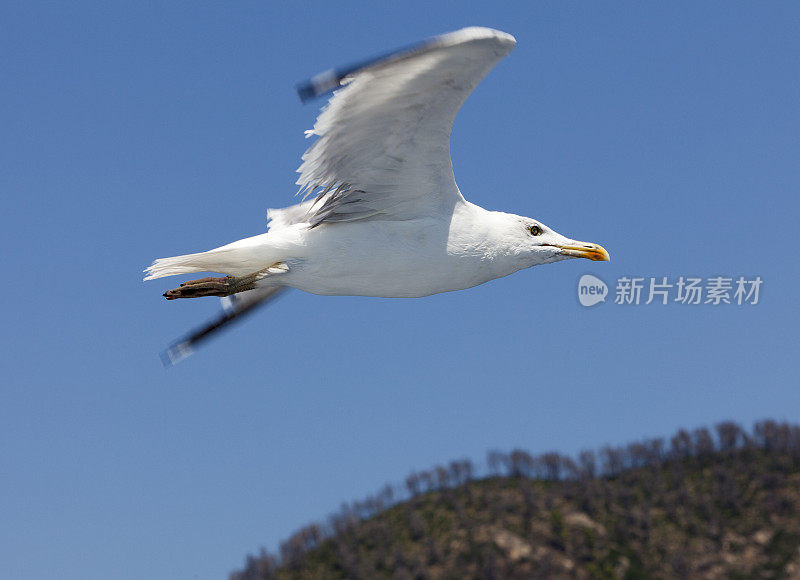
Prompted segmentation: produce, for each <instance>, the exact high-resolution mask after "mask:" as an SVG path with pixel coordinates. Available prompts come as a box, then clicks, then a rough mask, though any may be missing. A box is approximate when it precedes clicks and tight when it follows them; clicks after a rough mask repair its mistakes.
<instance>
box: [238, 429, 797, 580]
mask: <svg viewBox="0 0 800 580" xmlns="http://www.w3.org/2000/svg"><path fill="white" fill-rule="evenodd" d="M398 495H400V496H402V495H403V494H402V493H398V490H395V489H392V488H388V487H387V488H386V489H384V490H383V491H382V492H381V493H379V494H378V495H376V496H375V497H372V498H369V499H368V500H366V501H365V502H357V503H355V504H353V505H350V506H345V507H344V508H343V509H342V511H341V512H340V513H338V514H336V515H334V516H331V518H329V521H328V523H327V524H325V525H320V524H313V525H311V526H307V527H305V528H303V529H301V530H300V531H298V532H297V533H295V534H294V535H293V536H292V537H291V538H290V539H289V540H287V541H286V542H284V543H283V544H282V546H281V555H280V557H276V556H273V555H270V554H268V553H266V552H263V553H262V554H261V555H260V556H258V557H252V556H251V557H249V558H248V560H247V565H246V568H245V569H244V570H241V571H239V572H235V573H233V574H232V575H231V578H232V579H233V580H250V579H256V578H259V579H262V578H263V579H266V578H281V579H283V578H286V579H289V578H304V579H307V578H325V579H327V578H365V579H366V578H370V579H371V578H401V579H414V578H542V577H547V578H787V577H791V578H800V427H798V426H795V425H789V424H786V423H777V422H775V421H761V422H759V423H757V424H756V425H755V426H754V428H753V430H752V432H751V433H748V432H746V431H744V430H743V429H741V428H740V427H739V426H738V425H736V424H734V423H730V422H726V423H721V424H719V425H717V426H716V428H715V430H714V434H713V435H712V432H711V431H710V430H708V429H705V428H703V429H696V430H694V431H692V432H687V431H684V430H681V431H679V432H678V433H677V434H676V435H675V436H673V437H672V438H671V439H670V440H669V441H668V442H667V441H665V440H663V439H651V440H647V441H642V442H636V443H632V444H630V445H628V446H626V447H605V448H603V449H601V450H600V451H599V452H591V451H588V452H582V453H581V454H580V456H579V457H578V458H577V459H573V458H570V457H566V456H562V455H559V454H557V453H548V454H544V455H541V456H538V457H533V456H531V455H530V454H528V453H526V452H524V451H521V450H515V451H512V452H511V453H507V454H505V453H499V452H496V451H495V452H491V453H490V454H489V457H488V461H487V473H486V474H485V475H483V476H482V477H480V478H478V477H476V476H475V469H474V468H473V466H472V463H471V462H469V461H456V462H453V463H451V464H450V465H449V466H448V467H437V468H435V469H433V470H431V471H428V472H423V473H414V474H411V475H410V476H409V477H408V478H407V480H406V485H405V495H406V497H398Z"/></svg>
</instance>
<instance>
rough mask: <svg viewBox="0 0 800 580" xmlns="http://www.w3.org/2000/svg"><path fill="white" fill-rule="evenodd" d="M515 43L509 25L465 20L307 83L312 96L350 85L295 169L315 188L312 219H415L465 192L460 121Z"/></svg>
mask: <svg viewBox="0 0 800 580" xmlns="http://www.w3.org/2000/svg"><path fill="white" fill-rule="evenodd" d="M514 44H515V40H514V37H513V36H511V35H509V34H506V33H504V32H499V31H497V30H491V29H489V28H464V29H462V30H458V31H456V32H451V33H449V34H443V35H441V36H437V37H434V38H432V39H430V40H428V41H426V42H423V43H421V44H420V45H417V46H415V47H412V48H410V49H406V50H403V51H399V52H396V53H393V54H390V55H388V56H385V57H381V58H379V59H376V60H372V61H369V62H367V63H366V64H361V65H357V66H355V67H349V68H347V69H344V70H340V71H337V70H331V71H327V72H325V73H322V74H321V75H317V76H316V77H314V78H312V79H311V80H310V81H308V82H307V83H305V84H303V85H301V86H300V87H299V88H298V92H299V93H300V96H301V98H302V99H304V100H306V99H308V98H311V97H313V96H317V95H319V94H323V93H325V92H327V91H330V90H332V89H336V88H337V87H340V86H341V87H342V88H339V89H338V90H336V92H335V93H334V95H333V97H331V100H330V102H329V103H328V105H327V106H326V107H325V108H324V109H323V110H322V113H321V114H320V115H319V117H318V118H317V122H316V123H315V125H314V128H313V129H312V130H311V131H307V135H309V136H310V135H316V136H317V137H318V138H317V140H316V141H315V142H314V144H313V145H311V147H309V148H308V150H307V151H306V152H305V154H304V155H303V163H302V165H301V166H300V168H299V169H298V170H297V171H298V173H300V177H299V179H298V180H297V183H298V185H300V186H301V192H304V193H305V194H306V195H308V194H316V195H317V200H316V203H314V204H313V206H312V207H311V210H310V211H309V213H308V215H307V217H306V221H308V222H309V223H310V224H311V226H312V227H314V226H317V225H319V224H321V223H323V222H326V223H328V222H342V221H353V220H359V219H368V218H374V219H389V220H405V219H413V218H416V217H421V216H424V215H430V214H433V213H436V212H439V211H446V210H447V209H448V208H451V207H452V206H453V205H454V204H455V203H457V202H458V201H460V200H463V198H462V197H461V194H460V193H459V191H458V188H457V187H456V184H455V179H454V177H453V166H452V164H451V162H450V130H451V128H452V126H453V120H454V119H455V116H456V113H457V112H458V109H459V108H460V107H461V105H462V103H463V102H464V101H465V100H466V99H467V97H468V96H469V95H470V93H471V92H472V91H473V89H474V88H475V87H476V86H477V85H478V83H479V82H480V81H481V80H482V79H483V77H484V76H486V74H487V73H488V72H489V71H490V70H491V69H492V68H493V67H494V65H495V64H497V62H498V61H499V60H500V59H501V58H503V57H504V56H505V55H506V54H508V53H509V52H510V51H511V49H512V48H514Z"/></svg>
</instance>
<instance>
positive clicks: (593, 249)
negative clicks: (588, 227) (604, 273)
mask: <svg viewBox="0 0 800 580" xmlns="http://www.w3.org/2000/svg"><path fill="white" fill-rule="evenodd" d="M553 245H554V246H556V247H557V248H561V250H562V251H563V253H564V254H566V255H567V256H572V257H574V258H586V259H587V260H595V261H598V262H610V261H611V256H609V255H608V252H607V251H606V249H605V248H604V247H603V246H601V245H600V244H588V243H585V242H576V243H575V244H572V245H564V246H562V245H561V244H553Z"/></svg>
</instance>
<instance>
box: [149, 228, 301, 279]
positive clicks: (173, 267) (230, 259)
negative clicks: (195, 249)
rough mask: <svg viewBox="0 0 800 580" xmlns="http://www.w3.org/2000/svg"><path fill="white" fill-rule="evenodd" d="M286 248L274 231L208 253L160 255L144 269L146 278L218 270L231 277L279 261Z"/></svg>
mask: <svg viewBox="0 0 800 580" xmlns="http://www.w3.org/2000/svg"><path fill="white" fill-rule="evenodd" d="M285 257H286V248H285V247H281V245H280V244H276V238H275V237H274V236H273V234H269V233H267V234H260V235H258V236H253V237H252V238H245V239H243V240H239V241H237V242H233V243H230V244H227V245H225V246H220V247H219V248H214V249H213V250H209V251H207V252H200V253H197V254H186V255H184V256H173V257H171V258H159V259H158V260H156V261H155V262H153V264H152V265H151V266H150V267H149V268H147V269H145V270H144V272H145V274H146V276H145V278H144V279H145V280H154V279H156V278H163V277H164V276H175V275H177V274H194V273H196V272H218V273H220V274H226V275H228V276H244V275H246V274H252V273H253V272H257V271H259V270H262V269H264V268H267V267H269V266H271V265H272V264H275V263H276V262H280V261H281V260H283V259H285Z"/></svg>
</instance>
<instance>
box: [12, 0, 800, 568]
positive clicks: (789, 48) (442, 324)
mask: <svg viewBox="0 0 800 580" xmlns="http://www.w3.org/2000/svg"><path fill="white" fill-rule="evenodd" d="M73 4H75V5H74V6H73V5H69V6H67V5H66V4H63V3H52V2H51V3H43V4H36V3H32V2H19V3H17V2H4V3H3V5H2V7H0V22H2V25H0V27H2V34H0V54H2V55H3V56H2V58H0V78H2V84H3V90H2V91H0V121H2V124H1V125H0V126H2V134H3V138H2V140H0V158H1V159H2V168H0V191H2V196H0V200H1V201H0V204H2V206H1V209H2V211H1V212H0V215H1V216H2V218H1V219H2V220H3V225H2V229H0V232H1V233H0V235H2V248H3V250H2V260H3V270H4V271H5V284H4V287H3V296H4V301H3V302H4V307H3V309H2V338H1V339H0V340H1V341H2V345H0V346H2V354H1V355H0V356H2V361H3V362H2V368H3V376H4V378H3V388H2V399H0V464H2V466H3V468H2V472H1V473H0V513H1V514H2V516H1V517H0V533H1V534H2V535H1V536H0V576H2V577H4V578H17V579H26V578H31V579H33V578H43V577H53V576H58V577H59V578H68V579H70V578H76V579H77V578H81V579H85V578H109V577H113V578H131V579H134V578H201V579H205V578H219V577H221V576H224V575H226V574H227V573H228V572H229V571H230V570H232V569H234V568H237V567H239V566H241V564H242V563H243V561H244V556H245V554H246V553H248V552H253V551H256V550H257V549H258V548H259V547H260V546H262V545H266V546H268V547H270V548H274V547H276V545H277V543H278V541H279V540H280V539H282V538H285V537H286V536H288V535H289V534H290V533H291V532H292V531H293V530H294V529H296V528H297V527H298V526H300V525H303V524H306V523H308V522H310V521H312V520H315V519H320V518H322V517H324V516H325V515H326V514H328V513H330V512H331V511H333V510H335V509H336V508H337V507H338V505H339V504H340V503H341V502H342V501H350V500H353V499H359V498H362V497H363V496H365V495H366V494H368V493H371V492H373V491H375V490H377V489H378V488H379V487H380V486H381V485H383V484H384V483H385V482H395V481H399V480H402V479H403V478H404V477H405V475H406V474H407V473H408V472H409V471H410V470H412V469H423V468H427V467H430V466H432V465H434V464H436V463H438V462H445V461H449V460H451V459H454V458H459V457H465V456H466V457H471V458H475V459H482V458H483V457H484V456H485V452H486V450H487V449H490V448H499V449H510V448H513V447H523V448H527V449H529V450H530V451H532V452H534V453H538V452H543V451H547V450H552V449H556V450H560V451H563V452H567V453H570V452H575V451H577V450H580V449H582V448H587V447H589V448H594V447H598V446H601V445H603V444H606V443H624V442H627V441H629V440H632V439H637V438H640V437H643V436H656V435H667V434H670V433H672V432H673V431H674V430H675V429H677V428H678V427H681V426H687V427H695V426H699V425H705V424H713V423H715V422H717V421H719V420H722V419H734V420H736V421H739V422H741V423H743V424H744V425H750V424H751V423H752V421H754V420H756V419H759V418H764V417H774V418H778V419H787V420H791V421H796V420H798V411H800V394H799V393H800V391H798V386H800V385H798V378H797V370H798V363H797V360H798V359H797V356H798V343H799V342H800V341H798V338H799V337H798V330H797V329H798V323H799V322H800V308H798V306H797V300H798V289H800V271H799V269H798V257H797V253H798V221H797V216H798V214H800V201H799V200H800V196H798V192H799V191H800V35H798V34H797V31H798V30H799V29H800V8H798V7H797V4H796V3H791V2H785V3H780V2H771V3H767V4H764V3H749V4H740V3H724V4H721V3H697V2H683V3H682V2H678V3H674V2H673V3H668V4H662V5H659V6H654V5H653V4H652V3H647V4H642V3H639V2H629V3H613V4H610V3H562V2H554V3H531V2H524V3H505V2H502V3H497V2H495V3H477V2H476V3H474V4H472V5H469V4H468V3H463V4H462V3H446V2H435V3H432V2H427V1H426V2H392V3H386V2H380V3H369V4H366V3H365V4H359V3H354V4H350V3H342V2H336V3H333V2H331V3H322V2H318V3H278V2H275V3H264V2H251V3H230V2H224V3H198V2H184V3H178V2H173V3H143V4H144V5H142V6H134V5H133V4H132V3H117V2H112V3H109V2H97V3H80V2H79V3H73ZM475 24H478V25H484V26H491V27H494V28H499V29H502V30H504V31H507V32H510V33H512V34H514V35H515V36H516V37H517V40H518V46H517V49H516V50H515V51H514V52H512V53H511V55H510V56H509V57H508V58H507V59H506V60H504V61H503V62H501V63H500V64H499V66H498V67H497V68H496V69H495V70H494V72H492V73H491V74H490V75H489V77H488V78H487V79H486V81H485V82H484V83H483V84H482V85H481V86H480V87H479V88H478V89H477V91H476V92H475V94H474V95H473V96H472V97H471V98H470V100H469V101H468V102H467V103H466V105H465V106H464V108H463V109H462V111H461V114H460V115H459V117H458V119H457V122H456V126H455V129H454V131H453V145H452V153H453V158H454V165H455V171H456V177H457V180H458V183H459V186H460V187H461V189H462V191H463V192H464V194H465V196H466V197H467V198H468V199H470V200H471V201H473V202H476V203H479V204H481V205H483V206H485V207H490V208H494V209H501V210H505V211H511V212H514V213H519V214H524V215H529V216H532V217H536V218H539V219H541V220H542V221H543V222H544V223H546V224H548V225H550V226H552V227H554V228H556V229H557V230H558V231H560V232H562V233H564V234H566V235H570V236H573V237H576V238H578V239H585V240H589V241H595V242H599V243H601V244H603V245H604V246H605V247H606V248H607V249H608V250H609V251H610V253H611V256H612V260H613V261H612V262H611V263H595V262H588V261H585V260H571V261H568V262H563V263H559V264H555V265H550V266H544V267H541V268H536V269H533V270H527V271H523V272H520V273H517V274H515V275H513V276H511V277H508V278H505V279H502V280H497V281H495V282H492V283H489V284H486V285H484V286H481V287H478V288H474V289H472V290H468V291H465V292H458V293H450V294H444V295H438V296H434V297H430V298H424V299H413V300H401V299H397V300H390V299H368V298H349V297H318V296H312V295H308V294H303V293H301V292H293V293H290V294H289V295H287V296H286V297H285V298H283V299H282V300H280V301H279V302H278V303H276V304H275V305H274V306H273V307H270V308H267V309H264V310H262V311H261V312H259V313H258V314H257V315H255V316H254V317H253V318H252V319H250V320H247V321H246V322H244V323H242V324H241V325H240V326H239V327H238V328H236V329H235V330H233V331H231V332H228V333H226V334H224V336H221V337H220V338H219V339H217V340H216V341H213V342H212V343H211V344H209V345H207V346H206V347H205V348H203V349H202V350H201V351H200V352H199V353H198V354H197V355H196V356H194V357H193V358H191V359H189V360H188V361H186V362H185V363H183V364H181V365H179V366H177V367H175V368H173V369H169V370H165V369H163V368H162V366H161V363H160V362H159V359H158V356H157V354H158V352H159V351H160V350H161V349H162V348H163V347H164V346H165V345H166V344H167V343H169V342H170V341H171V340H172V339H174V338H177V337H178V336H180V335H181V334H183V333H184V332H185V331H186V330H188V329H190V328H192V327H193V326H195V325H197V324H198V323H200V322H202V321H203V320H205V319H206V318H207V317H209V316H211V315H212V314H214V313H215V312H216V311H217V310H218V308H219V306H218V302H217V301H216V300H215V299H206V300H197V301H188V300H187V301H178V302H166V301H164V300H163V298H161V293H162V292H164V291H165V290H166V289H168V288H170V287H172V285H173V283H174V280H159V281H155V282H148V283H143V282H142V281H141V276H142V275H141V270H142V268H144V267H145V266H147V265H148V264H149V263H150V261H151V260H152V259H153V258H155V257H159V256H166V255H174V254H180V253H186V252H192V251H200V250H205V249H208V248H211V247H214V246H217V245H220V244H223V243H226V242H228V241H232V240H235V239H238V238H242V237H245V236H249V235H253V234H256V233H259V232H261V231H262V230H263V228H264V226H265V212H266V209H267V208H269V207H282V206H284V205H288V204H290V203H291V202H292V201H293V198H292V195H293V193H294V191H295V186H294V185H293V183H294V179H295V174H294V170H295V168H296V167H297V165H298V161H299V155H300V153H301V152H302V150H303V149H304V147H305V146H306V145H307V142H306V141H305V140H304V139H303V130H304V129H307V128H309V127H310V126H311V125H312V123H313V120H314V117H315V115H316V112H317V106H318V105H319V104H321V103H317V104H313V105H309V106H302V105H301V104H300V102H299V100H298V98H297V96H296V95H295V93H294V84H295V83H296V82H298V81H301V80H303V79H304V78H306V77H308V76H310V75H312V74H315V73H317V72H320V71H322V70H324V69H326V68H328V67H330V66H334V65H342V64H348V63H350V62H352V61H356V60H359V59H361V58H363V57H368V56H371V55H374V54H379V53H381V52H384V51H386V50H388V49H392V48H395V47H398V46H403V45H406V44H408V43H410V42H414V41H416V40H420V39H422V38H425V37H427V36H430V35H433V34H437V33H441V32H445V31H449V30H453V29H456V28H460V27H462V26H466V25H475ZM584 273H593V274H596V275H598V276H600V277H601V278H603V279H604V280H606V281H607V282H609V284H613V283H614V281H615V280H616V278H618V277H619V276H623V275H629V276H630V275H633V276H645V277H647V276H657V277H660V276H670V277H676V276H680V275H684V276H690V275H693V276H700V277H708V276H717V275H723V276H738V275H745V276H751V277H752V276H756V275H758V276H761V277H762V279H763V280H764V285H763V286H762V289H761V290H762V291H761V297H760V303H759V304H758V305H756V306H748V305H744V306H734V305H730V306H722V307H717V308H714V307H711V306H695V307H690V306H686V305H680V304H673V305H670V306H664V307H661V306H657V305H650V306H644V305H640V306H630V307H627V308H626V307H623V306H618V305H614V304H610V303H606V304H600V305H597V306H595V307H592V308H583V307H581V306H580V305H579V304H578V301H577V298H576V282H577V280H578V278H579V277H580V276H581V275H582V274H584Z"/></svg>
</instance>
